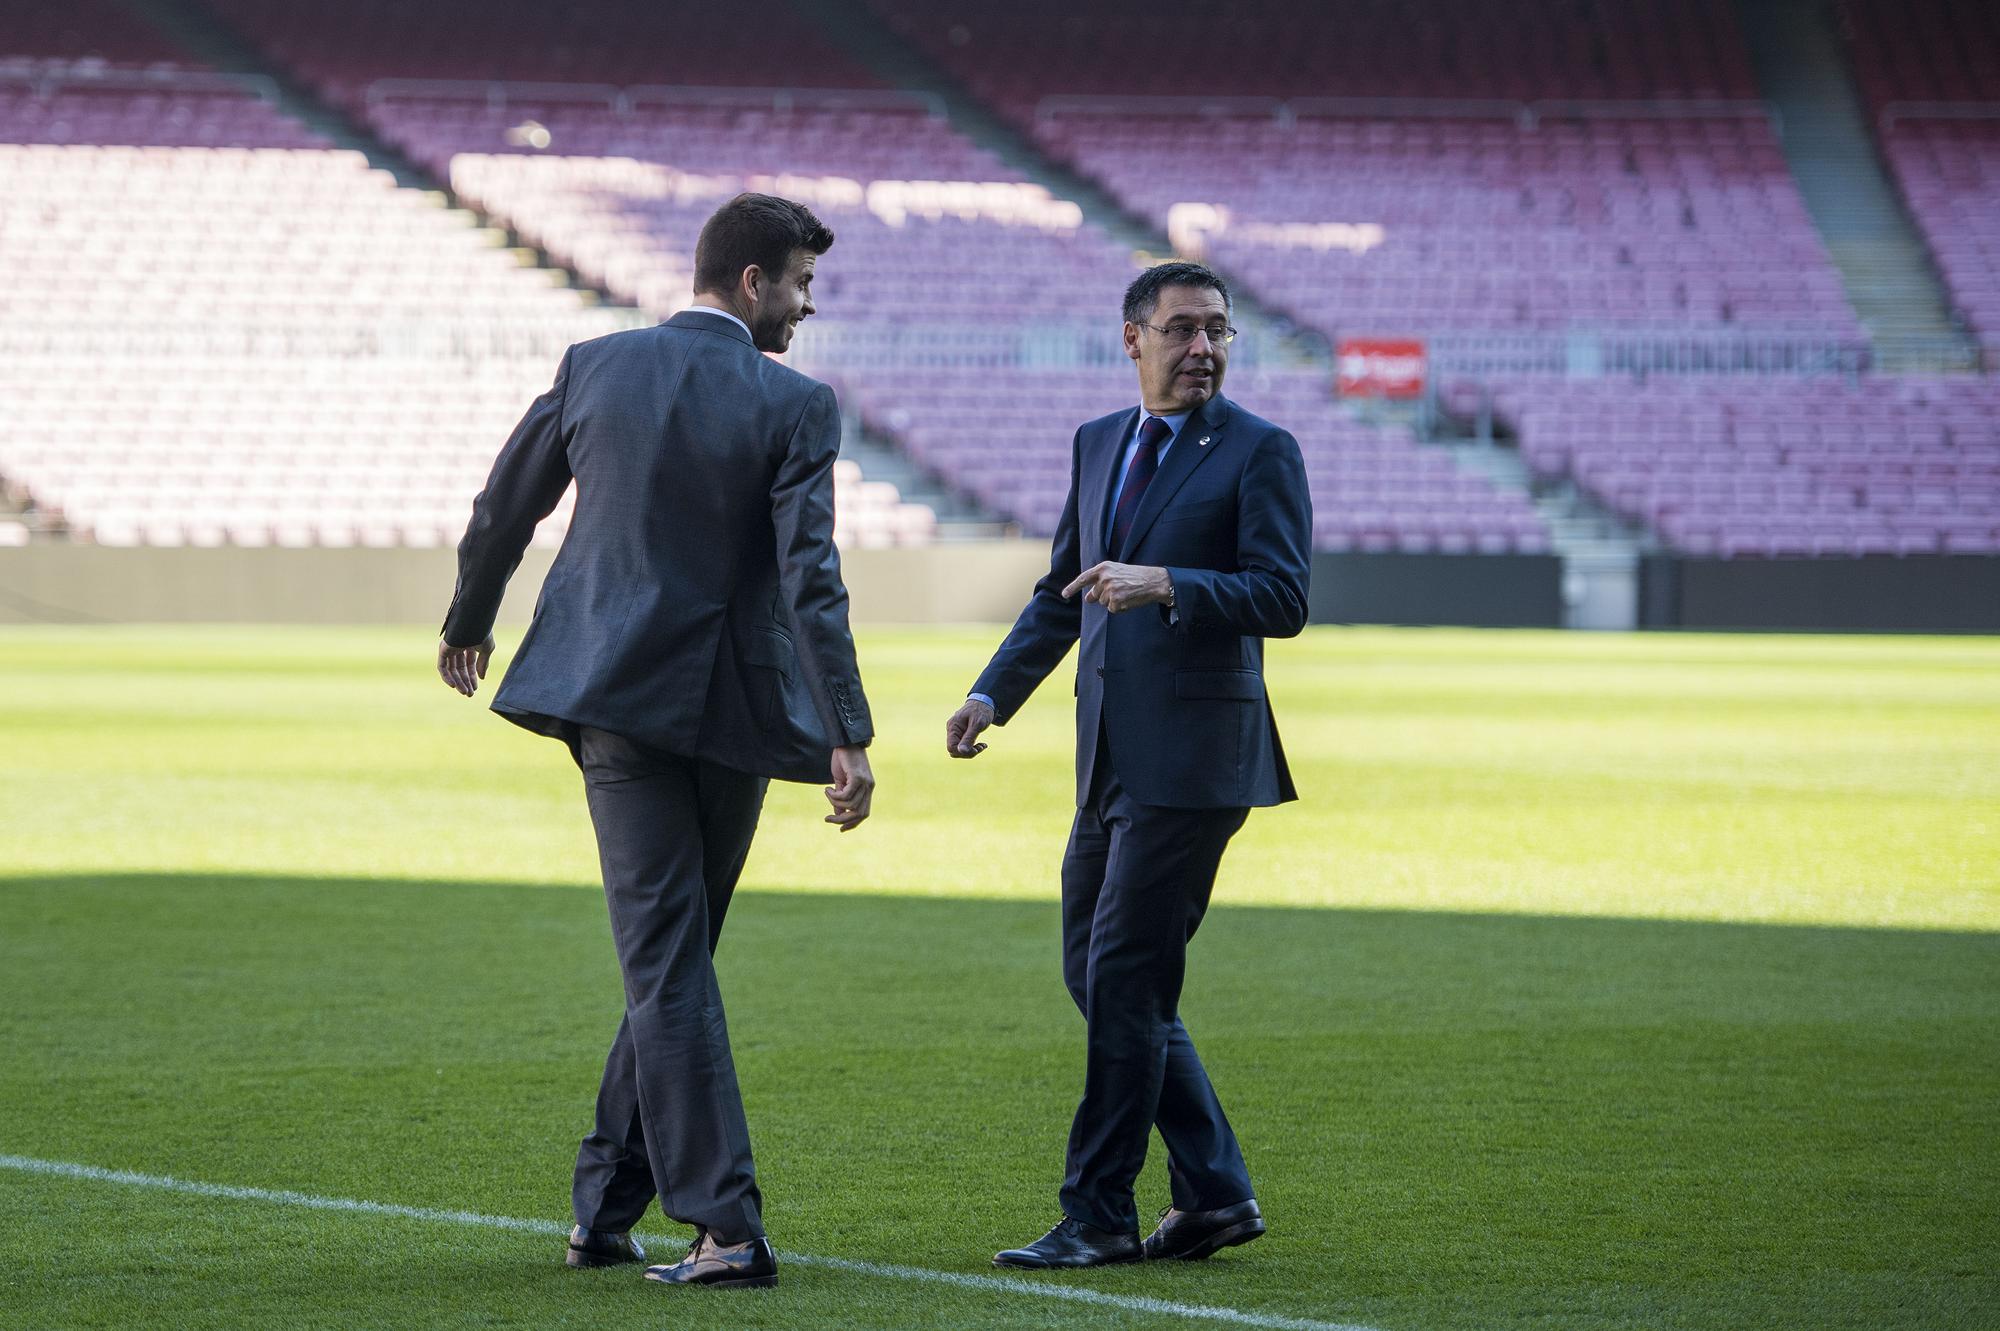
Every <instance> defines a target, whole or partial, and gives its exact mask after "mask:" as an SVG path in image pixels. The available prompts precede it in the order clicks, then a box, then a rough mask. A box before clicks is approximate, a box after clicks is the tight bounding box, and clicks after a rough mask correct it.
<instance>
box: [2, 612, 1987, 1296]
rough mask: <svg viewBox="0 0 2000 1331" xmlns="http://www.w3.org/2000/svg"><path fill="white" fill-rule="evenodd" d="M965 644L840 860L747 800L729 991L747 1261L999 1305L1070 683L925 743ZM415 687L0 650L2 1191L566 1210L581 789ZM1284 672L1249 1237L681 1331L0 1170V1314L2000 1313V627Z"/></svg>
mask: <svg viewBox="0 0 2000 1331" xmlns="http://www.w3.org/2000/svg"><path fill="white" fill-rule="evenodd" d="M997 636H998V630H995V629H950V630H936V631H873V632H869V633H866V634H864V635H863V636H862V641H861V651H862V664H863V669H864V673H865V676H866V679H867V681H868V686H869V690H870V694H871V698H872V700H873V702H874V706H875V715H876V721H877V725H878V728H879V730H880V732H881V738H880V740H879V741H878V744H877V746H876V748H875V750H874V754H875V765H876V770H877V775H878V777H879V779H880V782H881V787H880V791H879V795H878V799H877V802H876V807H875V817H874V819H873V821H872V822H870V823H869V824H868V825H867V826H866V827H864V828H862V829H861V830H859V831H857V832H855V833H853V834H852V835H848V836H839V835H836V834H834V833H833V831H832V829H830V828H826V827H824V826H822V825H821V824H820V823H819V822H818V821H817V818H818V812H823V806H822V801H821V800H820V797H819V795H818V793H817V791H816V790H814V789H811V788H802V787H774V788H773V793H772V797H771V799H770V801H769V803H768V804H767V806H766V812H765V817H764V826H763V832H762V834H761V836H760V839H759V841H758V844H757V848H756V850H755V852H754V854H753V857H752V860H751V863H750V866H749V869H748V871H747V875H746V882H745V887H744V890H743V891H742V893H741V894H740V895H739V896H738V898H737V902H736V905H735V907H734V909H733V910H732V912H731V915H730V919H729V925H728V930H727V933H726V934H725V936H724V940H723V948H722V954H721V968H722V976H723V987H724V993H725V995H726V997H727V1000H728V1003H729V1011H730V1022H731V1030H732V1035H733V1038H734V1042H735V1048H736V1053H737V1060H738V1065H739V1069H740V1072H741V1076H742V1081H743V1085H744V1091H745V1097H746V1100H747V1102H748V1108H749V1113H750V1122H751V1128H752V1132H753V1136H754V1140H755V1143H756V1146H757V1149H758V1165H759V1171H760V1175H761V1178H762V1181H763V1183H764V1186H765V1192H766V1197H767V1201H768V1219H769V1223H770V1225H771V1229H772V1234H773V1237H774V1239H775V1241H776V1242H777V1243H778V1245H779V1247H780V1249H781V1250H783V1251H790V1252H793V1253H797V1254H802V1255H808V1256H817V1257H822V1258H845V1259H852V1260H856V1261H862V1262H874V1263H895V1264H899V1265H903V1266H909V1267H921V1268H926V1269H928V1270H931V1271H936V1272H947V1273H964V1274H967V1275H990V1274H991V1272H990V1268H989V1267H988V1265H987V1263H988V1259H989V1257H990V1255H991V1253H992V1252H993V1251H994V1250H995V1249H997V1248H1000V1247H1004V1246H1009V1245H1012V1244H1015V1243H1018V1242H1021V1241H1023V1240H1025V1239H1028V1238H1031V1237H1033V1236H1034V1235H1036V1234H1038V1233H1040V1231H1041V1230H1042V1229H1043V1228H1044V1227H1045V1226H1046V1225H1048V1224H1049V1223H1051V1222H1052V1221H1053V1220H1054V1218H1055V1203H1054V1190H1055V1186H1056V1184H1057V1182H1058V1181H1059V1177H1058V1176H1059V1172H1060V1165H1061V1153H1062V1144H1063V1139H1064V1136H1065V1133H1066V1130H1067V1126H1068V1119H1069V1114H1070V1111H1071V1109H1072V1108H1073V1106H1074V1102H1075V1097H1076V1094H1077V1091H1078V1089H1079V1087H1080V1081H1081V1063H1082V1025H1081V1021H1080V1019H1079V1018H1078V1017H1077V1016H1076V1014H1075V1012H1074V1011H1073V1010H1072V1009H1071V1008H1070V1006H1069V1004H1068V1000H1067V998H1066V997H1065V995H1064V994H1063V992H1062V988H1061V984H1060V980H1059V975H1058V961H1057V914H1056V909H1055V905H1054V900H1055V869H1056V864H1057V861H1058V858H1059V855H1060V853H1061V847H1062V841H1063V837H1064V833H1065V829H1066V826H1067V822H1068V816H1069V814H1068V796H1069V779H1070V778H1069V770H1070V767H1069V762H1070V755H1069V743H1070V741H1069V731H1068V727H1069V720H1068V718H1069V702H1070V699H1069V690H1068V688H1067V687H1066V680H1064V679H1063V678H1062V677H1060V676H1059V677H1058V678H1057V680H1056V681H1055V682H1054V683H1052V684H1051V685H1050V686H1049V687H1048V688H1047V689H1046V691H1045V692H1044V693H1043V694H1042V695H1041V696H1039V697H1038V698H1037V699H1036V700H1035V701H1034V703H1032V704H1031V705H1030V707H1029V709H1028V711H1027V712H1026V713H1025V714H1024V715H1023V716H1022V717H1021V718H1020V719H1019V720H1017V721H1016V723H1015V724H1013V725H1011V726H1009V727H1007V728H1005V729H1004V730H1001V731H999V732H997V733H996V734H995V735H994V736H993V740H994V743H993V747H992V749H991V750H990V751H989V752H988V753H987V754H986V755H985V756H983V757H982V758H980V759H978V760H977V761H976V762H971V763H963V762H952V761H950V760H948V759H946V758H945V757H944V755H943V753H942V731H943V723H944V719H945V717H946V715H947V714H948V713H949V712H950V710H951V709H952V707H953V706H955V705H956V703H957V701H958V700H959V699H960V698H961V697H962V696H963V694H964V690H965V689H966V687H967V686H968V684H969V682H970V680H971V678H972V676H973V674H974V673H975V672H976V670H977V667H978V665H979V664H980V663H981V662H982V661H983V659H984V657H985V654H986V653H987V652H988V651H989V650H990V649H991V647H992V646H993V644H994V642H995V640H996V639H997ZM431 648H432V643H431V640H430V639H429V637H428V636H427V635H426V634H425V633H424V632H423V631H422V630H413V631H410V632H393V631H388V630H380V629H367V630H349V631H334V630H297V629H271V628H204V629H192V628H190V629H161V628H102V629H10V630H5V631H0V755H4V759H3V760H0V979H4V986H5V994H6V997H5V1000H4V1003H0V1155H6V1156H11V1157H19V1158H22V1159H28V1160H43V1161H51V1160H52V1161H68V1162H74V1163H77V1164H82V1165H89V1166H98V1167H103V1168H108V1169H114V1170H130V1171H134V1172H137V1173H143V1174H148V1175H172V1176H174V1177H176V1178H180V1179H186V1180H196V1181H201V1182H206V1183H214V1184H224V1185H236V1186H241V1187H248V1188H258V1189H283V1190H292V1191H296V1192H299V1193H305V1194H311V1195H313V1196H318V1197H337V1198H357V1199H365V1200H370V1201H375V1202H384V1203H393V1204H397V1205H403V1206H410V1207H423V1208H444V1209H453V1210H466V1211H473V1212H479V1213H483V1214H488V1215H498V1216H519V1217H531V1218H538V1219H541V1220H546V1221H551V1222H556V1221H561V1220H563V1219H564V1218H565V1217H566V1215H567V1201H568V1170H569V1164H570V1160H571V1155H572V1152H573V1150H574V1146H575V1142H576V1139H577V1137H578V1136H579V1135H580V1133H581V1132H582V1131H583V1130H584V1128H585V1127H586V1125H587V1118H588V1113H589V1108H590V1096H591V1092H592V1090H593V1089H594V1086H595V1081H596V1074H597V1066H598V1062H599V1060H600V1058H601V1056H602V1051H603V1048H604V1046H605V1045H606V1043H607V1042H608V1041H609V1039H610V1037H611V1034H612V1030H613V1027H614V1025H615V1023H616V1020H617V1009H618V1002H619V990H618V984H617V980H616V975H615V970H614V966H613V962H612V956H611V948H610V942H609V930H608V926H607V925H606V923H605V919H604V909H603V903H602V900H601V898H600V897H599V896H598V895H597V894H596V893H595V892H594V891H593V890H592V889H593V888H594V886H595V871H596V865H595V856H594V851H593V849H592V842H591V839H590V833H589V827H588V823H587V821H586V818H585V814H584V809H583V801H582V799H581V797H580V793H579V784H578V779H577V777H576V774H575V772H574V770H573V769H572V768H571V767H570V765H569V761H568V758H567V755H566V754H565V753H564V752H563V750H562V749H561V747H560V746H558V745H556V744H554V743H552V742H550V741H547V740H543V739H539V738H537V737H534V736H531V735H529V734H527V733H526V732H523V731H519V730H517V729H515V728H514V727H512V726H509V725H507V724H505V723H504V722H502V721H500V720H499V719H498V718H496V717H493V716H492V715H491V714H490V713H488V712H486V710H485V709H484V707H483V706H481V705H478V704H475V703H468V702H466V701H465V700H463V699H461V698H458V697H457V696H456V695H454V694H451V693H450V692H448V691H447V690H446V689H445V688H444V687H443V685H441V684H439V683H438V682H437V681H436V679H435V677H434V676H433V675H432V674H431V672H430V665H429V658H430V654H431ZM496 671H497V663H496ZM1269 674H1270V679H1271V684H1272V689H1273V693H1274V696H1275V700H1276V704H1277V707H1278V715H1279V720H1280V724H1281V727H1282V729H1283V732H1284V735H1285V740H1286V745H1287V748H1288V751H1289V752H1290V754H1291V756H1292V761H1293V765H1294V770H1295V772H1296V774H1297V776H1298V779H1299V785H1300V787H1301V789H1302V791H1303V793H1304V797H1305V798H1304V800H1303V802H1301V803H1299V804H1295V805H1291V806H1288V807H1286V808H1283V809H1278V810H1267V811H1260V812H1257V813H1255V814H1253V815H1252V817H1251V820H1250V823H1249V825H1248V827H1247V828H1246V829H1245V831H1244V832H1243V834H1242V835H1241V836H1240V837H1239V838H1238V840H1237V843H1236V845H1235V846H1234V847H1233V848H1232V850H1231V852H1230V855H1229V857H1228V859H1227V860H1226V862H1225V865H1224V872H1223V876H1222V879H1221V881H1220V883H1219V884H1218V887H1217V891H1216V906H1215V908H1214V909H1213V910H1212V912H1211V914H1210V916H1209V918H1208V921H1207V923H1206V924H1205V925H1204V926H1203V929H1202V932H1201V935H1200V937H1198V938H1197V939H1196V940H1195V944H1194V947H1193V951H1192V961H1191V967H1190V977H1189V984H1188V989H1187V996H1186V1001H1185V1004H1184V1012H1185V1014H1186V1016H1187V1018H1188V1022H1189V1026H1190V1028H1191V1029H1192V1030H1193V1031H1194V1033H1195V1037H1196V1039H1197V1041H1198V1042H1199V1043H1200V1045H1201V1047H1202V1050H1203V1053H1204V1056H1205V1057H1206V1059H1207V1061H1208V1063H1209V1066H1210V1068H1211V1070H1212V1072H1213V1073H1214V1076H1215V1079H1216V1082H1217V1085H1218V1087H1219V1088H1220V1090H1221V1093H1222V1096H1223V1099H1224V1102H1225V1104H1226V1105H1227V1106H1228V1108H1229V1110H1230V1113H1231V1115H1232V1118H1233V1119H1234V1120H1235V1122H1236V1124H1237V1127H1238V1129H1239V1131H1240V1133H1241V1135H1242V1138H1243V1141H1244V1146H1245V1150H1246V1153H1247V1154H1248V1156H1249V1160H1250V1165H1251V1169H1252V1172H1253V1174H1254V1176H1255V1177H1256V1178H1257V1180H1258V1184H1259V1195H1260V1200H1261V1201H1262V1202H1263V1204H1264V1207H1265V1210H1266V1213H1267V1215H1268V1216H1269V1218H1270V1221H1271V1226H1272V1228H1271V1233H1270V1235H1269V1237H1267V1238H1266V1239H1264V1240H1263V1241H1261V1242H1259V1243H1257V1244H1254V1245H1252V1246H1250V1247H1247V1248H1243V1249H1238V1250H1234V1251H1231V1252H1229V1253H1227V1254H1224V1255H1223V1256H1221V1257H1218V1258H1217V1259H1215V1260H1214V1261H1211V1262H1208V1263H1205V1264H1193V1265H1162V1266H1158V1267H1139V1268H1123V1269H1115V1270H1110V1271H1103V1272H1095V1273H1084V1274H1077V1275H1070V1276H1063V1277H1047V1278H1039V1277H1037V1278H1031V1279H1030V1283H1033V1284H1038V1285H1050V1284H1061V1285H1064V1286H1065V1287H1074V1288H1083V1289H1090V1290H1097V1291H1102V1292H1105V1293H1108V1294H1111V1295H1114V1296H1118V1297H1120V1298H1123V1299H1126V1300H1128V1302H1127V1303H1125V1304H1122V1305H1106V1304H1099V1305H1083V1304H1078V1303H1073V1302H1062V1301H1058V1300H1056V1299H1053V1298H1044V1297H1036V1296H1035V1295H1033V1294H1032V1293H1023V1292H1020V1291H1018V1290H1012V1289H1006V1288H1001V1287H997V1286H993V1285H985V1284H977V1283H974V1284H966V1285H949V1284H941V1283H935V1282H924V1281H918V1280H911V1279H899V1278H893V1277H888V1276H883V1275H879V1274H868V1273H865V1272H860V1271H855V1270H851V1269H842V1268H839V1267H836V1266H828V1265H824V1264H820V1265H811V1264H807V1263H806V1262H804V1261H800V1262H797V1263H794V1264H792V1265H789V1266H787V1267H786V1268H785V1273H784V1278H783V1284H782V1286H781V1288H780V1289H779V1290H777V1291H776V1292H775V1293H772V1294H768V1295H760V1294H749V1295H730V1294H716V1293H712V1292H701V1293H689V1292H684V1291H670V1290H664V1289H660V1288H657V1287H654V1286H650V1285H648V1284H646V1283H645V1282H644V1281H642V1280H640V1279H639V1278H638V1276H637V1273H636V1272H634V1271H632V1270H630V1269H627V1270H623V1271H610V1272H593V1273H577V1272H571V1271H568V1270H566V1269H564V1268H563V1267H562V1266H561V1265H560V1264H559V1261H558V1256H559V1250H560V1245H559V1242H558V1241H557V1240H555V1239H553V1238H552V1237H549V1236H548V1235H545V1234H538V1233H523V1232H516V1231H506V1230H495V1229H487V1228H480V1227H476V1226H468V1225H455V1224H449V1223H443V1222H439V1221H435V1220H423V1219H414V1218H397V1217H393V1216H383V1215H371V1214H366V1213H355V1212H346V1211H329V1210H314V1209H307V1208H302V1207H299V1206H289V1205H282V1204H274V1203H273V1202H270V1201H267V1200H257V1199H244V1198H236V1199H232V1198H227V1197H218V1196H210V1195H192V1194H188V1193H182V1192H174V1191H168V1190H162V1189H158V1188H142V1187H133V1186H126V1185H123V1184H119V1183H116V1182H107V1181H102V1180H92V1179H79V1178H71V1177H59V1176H51V1175H48V1174H43V1173H33V1172H28V1171H25V1170H23V1169H21V1168H19V1167H17V1166H14V1165H9V1166H5V1167H0V1327H8V1328H13V1327H20V1328H53V1327H118V1328H128V1327H134V1326H137V1327H147V1328H154V1327H236V1326H259V1327H265V1326H269V1327H279V1326H282V1327H288V1328H290V1327H326V1328H340V1329H341V1331H352V1329H353V1328H364V1327H366V1328H373V1327H432V1326H437V1327H445V1326H451V1327H459V1326H464V1327H522V1328H529V1327H537V1328H538V1327H554V1326H575V1327H592V1328H598V1327H616V1326H633V1327H640V1326H647V1327H652V1326H668V1325H671V1326H688V1327H718V1328H719V1327H783V1328H808V1327H811V1328H817V1327H837V1326H869V1327H873V1326H881V1327H913V1328H914V1327H954V1328H955V1327H993V1328H1012V1327H1040V1326H1066V1325H1077V1324H1086V1323H1088V1324H1102V1325H1106V1326H1132V1327H1139V1326H1154V1325H1157V1326H1169V1325H1172V1326H1183V1325H1185V1326H1196V1325H1228V1324H1229V1323H1227V1322H1225V1321H1218V1320H1215V1319H1213V1318H1210V1319H1206V1320H1204V1319H1202V1318H1198V1317H1193V1316H1191V1315H1189V1313H1188V1312H1187V1311H1186V1310H1185V1309H1183V1310H1182V1311H1178V1312H1177V1311H1174V1310H1173V1309H1172V1308H1170V1307H1166V1306H1164V1305H1161V1306H1153V1307H1150V1308H1149V1307H1146V1306H1143V1305H1142V1304H1141V1303H1139V1302H1138V1301H1140V1300H1148V1299H1150V1300H1162V1301H1166V1303H1167V1304H1171V1305H1199V1306H1200V1307H1203V1308H1208V1309H1221V1310H1230V1311H1231V1312H1233V1313H1234V1314H1240V1315H1241V1317H1240V1318H1239V1321H1238V1322H1237V1323H1236V1324H1239V1325H1241V1324H1249V1325H1260V1324H1261V1325H1283V1324H1286V1322H1287V1319H1290V1321H1291V1324H1293V1325H1303V1324H1305V1323H1307V1322H1321V1323H1335V1324H1349V1325H1355V1326H1365V1327H1372V1328H1380V1329H1381V1331H1475V1329H1476V1331H1493V1329H1511V1328H1550V1329H1553V1328H1621V1329H1626V1328H1629V1329H1631V1331H1642V1329H1643V1331H1679V1329H1683V1328H1685V1329H1688V1331H1693V1329H1694V1328H1703V1329H1709V1328H1715V1329H1718V1331H1744V1329H1747V1328H1855V1329H1856V1331H1883V1329H1884V1328H1903V1327H1912V1328H1929V1327H1938V1328H1967V1329H1968V1331H1970V1329H1972V1328H1991V1327H1993V1326H1995V1325H2000V1274H1997V1273H2000V1150H1996V1146H1995V1143H1996V1141H2000V642H1996V641H1993V640H1977V639H1960V640H1939V639H1916V638H1909V639H1882V638H1847V639H1828V638H1806V637H1787V638H1762V637H1747V636H1746V637H1701V636H1685V637H1683V636H1586V635H1561V634H1542V633H1487V634H1476V633H1460V632H1446V631H1433V632H1422V631H1401V632H1398V631H1386V630H1333V629H1326V630H1314V631H1313V632H1311V633H1309V634H1308V635H1306V636H1305V637H1304V638H1302V639H1300V640H1298V641H1295V642H1288V643H1281V644H1274V645H1273V647H1272V650H1271V653H1270V670H1269ZM483 701H484V695H482V699H481V702H483ZM1157 1155H1158V1151H1157V1150H1156V1151H1155V1156H1156V1157H1157ZM1165 1200H1166V1197H1165V1181H1164V1171H1163V1168H1162V1166H1161V1163H1160V1161H1159V1160H1158V1159H1157V1158H1156V1159H1154V1160H1153V1161H1152V1162H1151V1163H1150V1164H1149V1165H1148V1170H1147V1174H1146V1176H1145V1177H1144V1179H1143V1180H1142V1183H1141V1205H1142V1208H1145V1209H1147V1210H1148V1211H1150V1208H1152V1207H1155V1206H1161V1205H1164V1204H1165ZM646 1228H647V1229H648V1230H649V1231H650V1232H652V1233H654V1234H660V1235H672V1234H675V1233H684V1231H679V1230H678V1229H677V1227H672V1226H668V1225H666V1224H665V1223H664V1222H662V1221H660V1220H658V1219H657V1215H656V1216H655V1219H654V1221H653V1223H652V1224H650V1225H649V1226H647V1227H646ZM1243 1319H1247V1321H1245V1320H1243Z"/></svg>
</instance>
